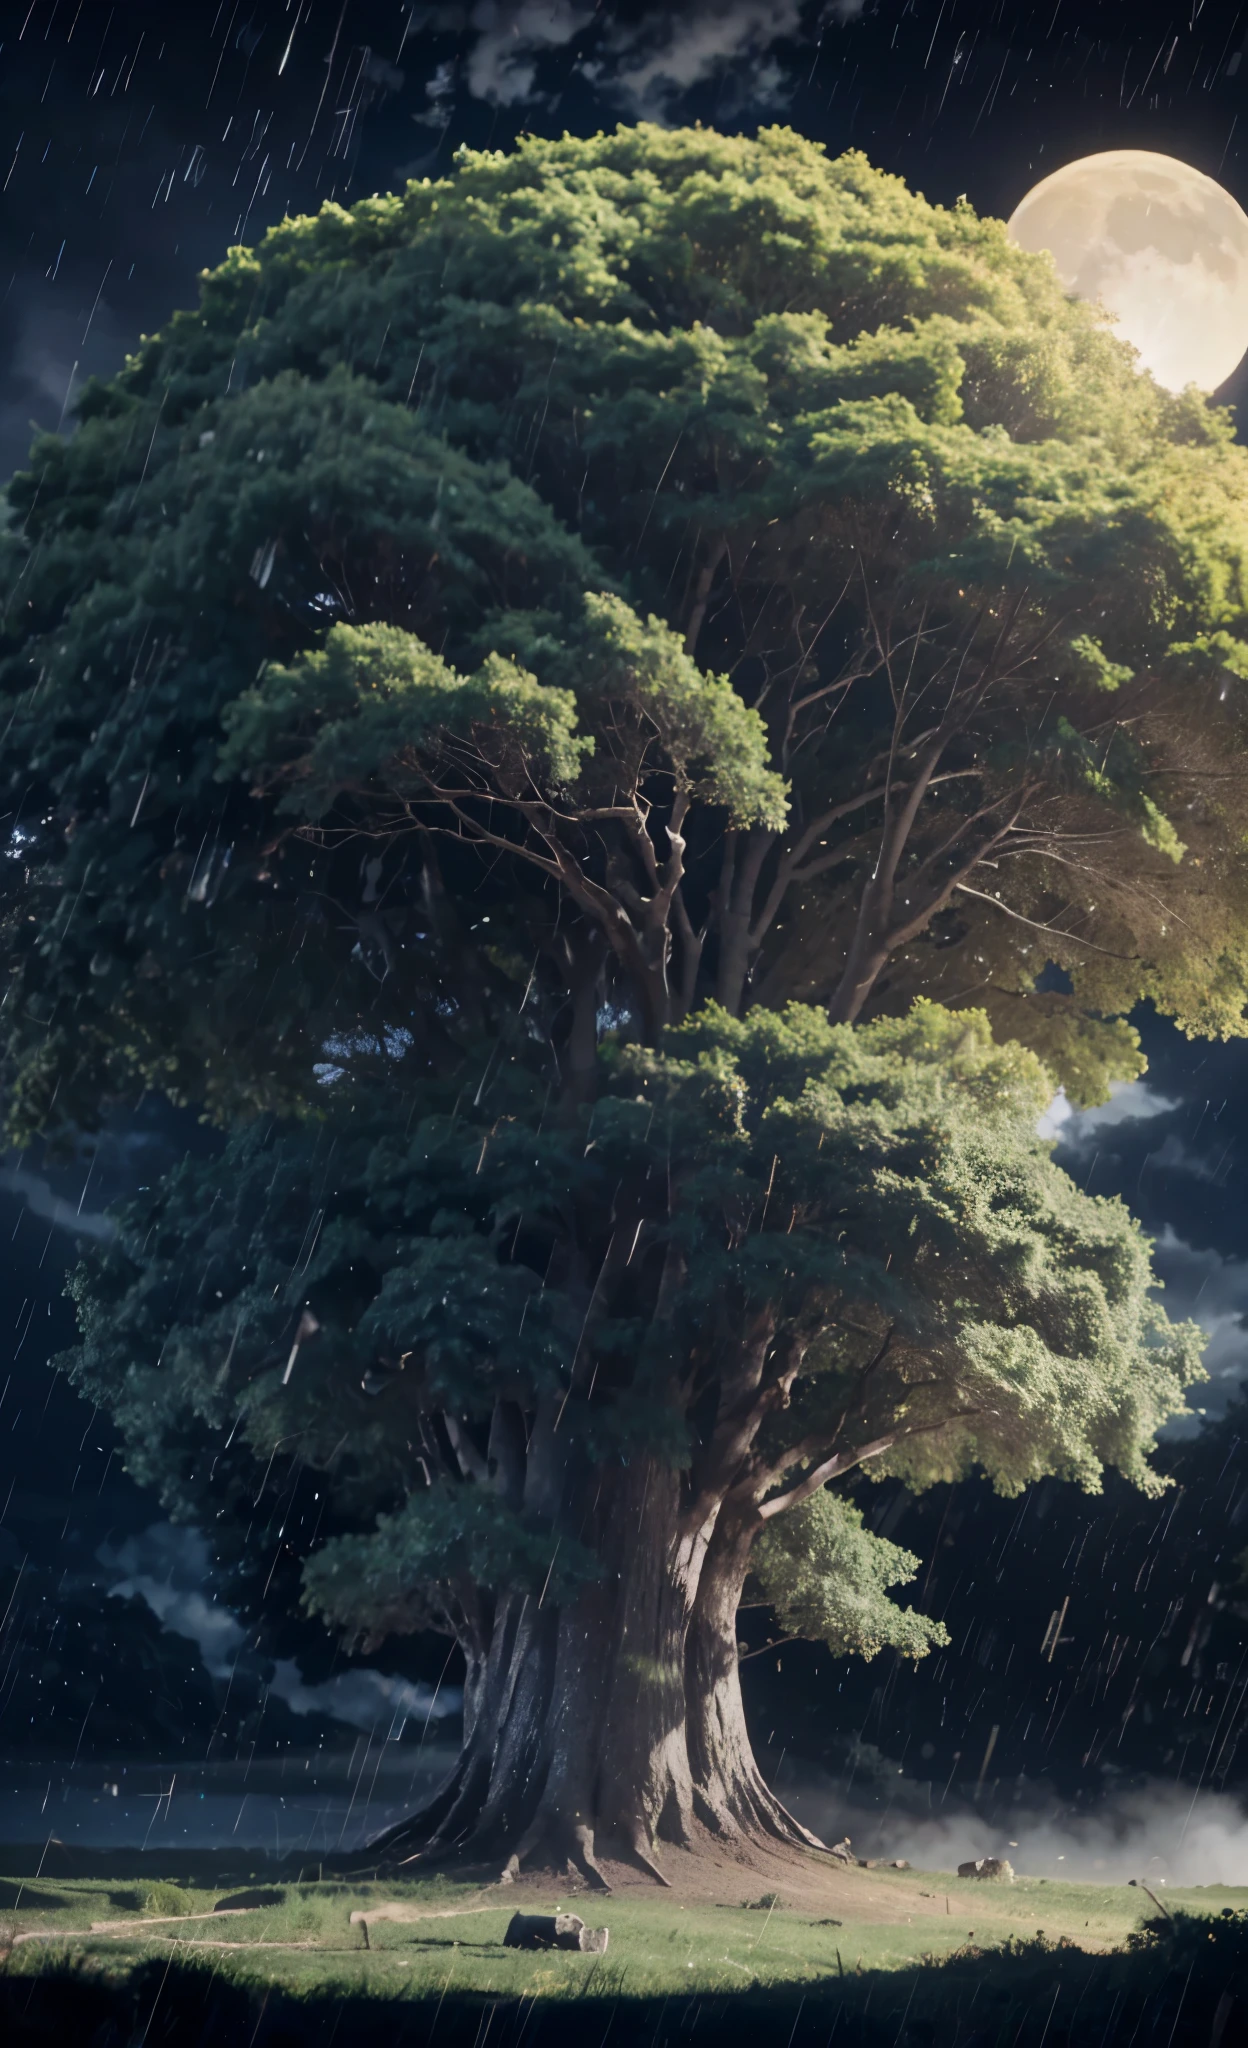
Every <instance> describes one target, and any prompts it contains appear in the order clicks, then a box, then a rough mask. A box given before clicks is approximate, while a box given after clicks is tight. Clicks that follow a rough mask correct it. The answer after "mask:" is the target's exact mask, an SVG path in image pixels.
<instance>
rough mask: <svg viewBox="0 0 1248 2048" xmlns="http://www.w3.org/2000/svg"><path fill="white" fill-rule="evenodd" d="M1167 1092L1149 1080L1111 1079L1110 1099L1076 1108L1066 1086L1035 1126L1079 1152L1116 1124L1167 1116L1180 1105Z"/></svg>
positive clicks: (1062, 1144) (1069, 1148)
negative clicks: (1089, 1106)
mask: <svg viewBox="0 0 1248 2048" xmlns="http://www.w3.org/2000/svg"><path fill="white" fill-rule="evenodd" d="M1178 1108H1179V1104H1178V1103H1177V1102H1172V1101H1171V1100H1170V1098H1169V1097H1168V1096H1166V1095H1159V1094H1158V1093H1157V1091H1156V1089H1155V1088H1150V1087H1149V1086H1148V1083H1147V1082H1146V1081H1111V1082H1110V1084H1109V1101H1108V1102H1099V1103H1098V1104H1097V1105H1096V1107H1095V1109H1076V1108H1075V1107H1074V1106H1073V1104H1072V1103H1071V1102H1069V1101H1068V1099H1067V1096H1066V1090H1065V1089H1064V1088H1059V1089H1058V1091H1057V1094H1056V1095H1055V1096H1054V1097H1053V1100H1052V1102H1051V1103H1050V1104H1049V1106H1048V1108H1047V1109H1046V1110H1045V1112H1044V1115H1043V1116H1042V1117H1041V1119H1040V1121H1039V1123H1038V1124H1037V1125H1036V1129H1037V1131H1038V1133H1039V1135H1040V1136H1041V1137H1042V1138H1057V1139H1058V1140H1059V1142H1060V1144H1061V1147H1062V1149H1063V1151H1068V1152H1078V1151H1083V1150H1085V1149H1086V1147H1087V1146H1088V1144H1089V1143H1090V1142H1092V1141H1094V1140H1095V1141H1097V1142H1099V1134H1100V1133H1101V1132H1102V1131H1104V1130H1107V1129H1112V1127H1113V1126H1114V1125H1115V1124H1125V1123H1135V1122H1138V1121H1140V1120H1141V1119H1143V1118H1146V1117H1154V1116H1168V1115H1169V1113H1170V1111H1171V1110H1173V1109H1178Z"/></svg>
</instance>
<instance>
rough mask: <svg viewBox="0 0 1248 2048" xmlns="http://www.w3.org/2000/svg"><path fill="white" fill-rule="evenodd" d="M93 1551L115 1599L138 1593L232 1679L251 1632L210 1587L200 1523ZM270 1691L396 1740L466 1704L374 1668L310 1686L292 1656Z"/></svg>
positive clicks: (162, 1527)
mask: <svg viewBox="0 0 1248 2048" xmlns="http://www.w3.org/2000/svg"><path fill="white" fill-rule="evenodd" d="M95 1555H96V1559H97V1562H98V1563H100V1564H102V1565H103V1566H104V1568H105V1570H106V1572H108V1573H110V1574H112V1573H119V1574H120V1577H118V1578H116V1579H115V1580H114V1582H113V1583H112V1584H111V1585H110V1586H109V1588H108V1591H109V1597H110V1598H111V1599H115V1600H128V1599H130V1598H132V1597H133V1596H134V1595H136V1594H137V1595H138V1597H139V1599H140V1600H143V1601H145V1602H146V1604H147V1605H148V1607H150V1608H151V1610H152V1613H153V1614H154V1615H155V1616H156V1618H157V1620H158V1621H159V1622H160V1625H161V1627H162V1628H165V1629H168V1630H169V1632H170V1634H172V1635H175V1636H186V1637H187V1638H188V1639H189V1640H190V1641H191V1642H193V1643H196V1644H197V1645H198V1647H199V1654H200V1656H201V1658H202V1659H203V1663H204V1669H205V1670H206V1671H207V1672H208V1674H209V1675H210V1677H212V1678H218V1679H228V1678H229V1677H230V1675H231V1673H232V1672H233V1670H234V1667H235V1665H236V1663H237V1662H238V1659H239V1656H240V1654H241V1651H242V1647H243V1644H244V1642H245V1641H246V1637H247V1630H246V1629H245V1628H244V1627H243V1625H242V1623H241V1622H240V1621H239V1619H238V1617H237V1615H235V1614H232V1613H231V1612H230V1610H229V1608H228V1607H224V1606H222V1605H220V1604H219V1603H218V1602H217V1601H216V1600H214V1599H212V1598H211V1596H210V1593H209V1592H206V1591H205V1587H206V1586H208V1584H209V1582H210V1580H211V1575H212V1560H211V1556H210V1553H209V1549H208V1544H207V1542H206V1541H205V1538H204V1536H203V1535H202V1533H201V1532H200V1531H199V1530H198V1529H192V1528H177V1527H175V1526H174V1524H173V1523H172V1522H154V1523H153V1524H152V1525H151V1527H150V1528H148V1529H144V1530H142V1531H140V1533H139V1534H138V1535H137V1536H128V1537H127V1538H126V1540H125V1542H124V1543H119V1544H116V1545H112V1544H108V1543H102V1544H101V1545H100V1547H99V1549H98V1550H97V1551H96V1553H95ZM269 1691H270V1692H271V1693H272V1694H273V1695H274V1696H275V1697H276V1698H277V1699H279V1700H284V1701H285V1703H286V1705H287V1706H288V1707H289V1708H290V1711H291V1713H292V1714H323V1715H325V1716H327V1717H328V1719H330V1720H332V1721H343V1722H345V1723H346V1724H347V1726H348V1727H351V1728H363V1729H368V1730H372V1729H381V1730H382V1732H383V1733H384V1732H386V1731H387V1730H388V1731H392V1734H391V1739H395V1740H397V1733H398V1731H399V1729H400V1728H401V1727H402V1724H403V1723H404V1722H405V1721H420V1722H422V1723H423V1722H426V1721H441V1720H447V1719H450V1718H451V1717H452V1716H453V1715H455V1714H458V1713H459V1711H460V1708H461V1707H462V1705H463V1694H462V1692H461V1690H460V1688H459V1687H458V1686H455V1685H444V1686H432V1685H425V1684H423V1683H413V1682H412V1680H410V1679H407V1678H396V1677H394V1676H392V1675H391V1674H389V1673H387V1672H384V1671H375V1670H373V1668H372V1667H371V1666H355V1667H353V1668H352V1669H351V1670H349V1671H339V1672H337V1673H336V1674H335V1676H334V1677H333V1678H326V1679H321V1680H319V1681H317V1682H316V1683H314V1684H309V1683H308V1682H307V1680H306V1679H305V1678H304V1676H303V1673H302V1672H301V1670H300V1669H299V1666H298V1664H297V1662H296V1661H295V1659H294V1658H293V1657H280V1658H278V1659H277V1660H276V1662H275V1664H274V1668H273V1677H272V1679H271V1680H270V1682H269Z"/></svg>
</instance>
